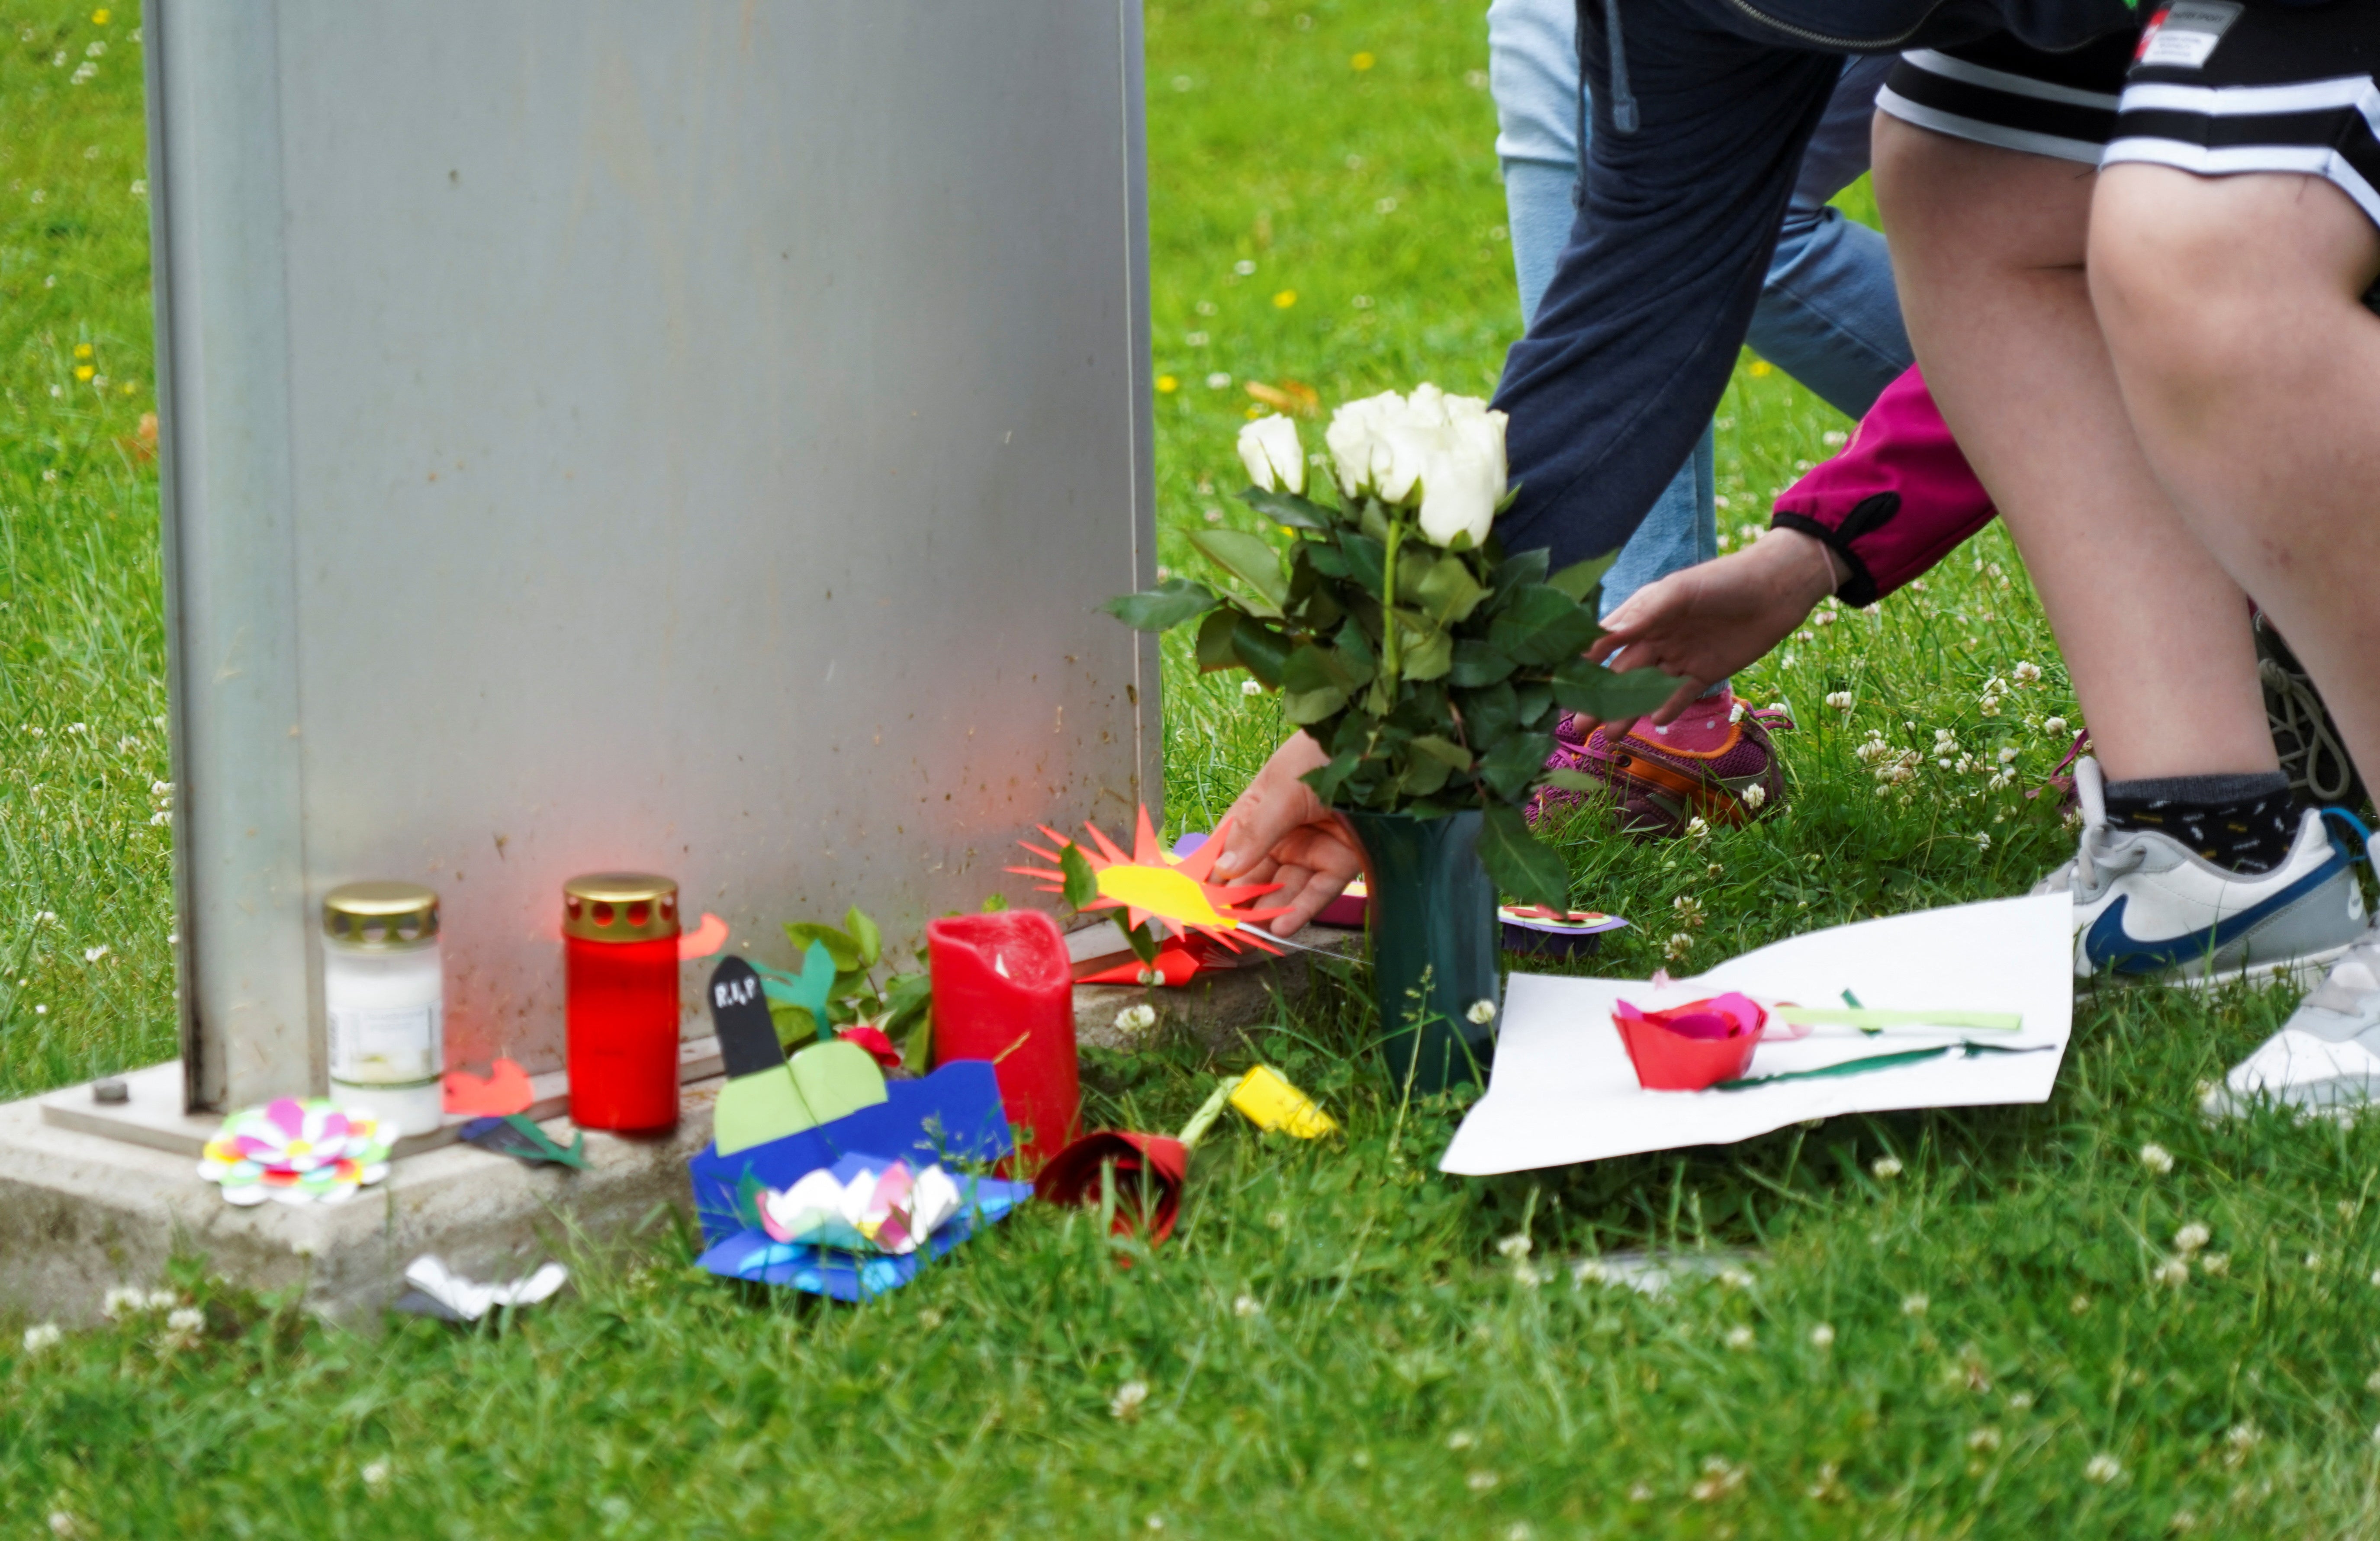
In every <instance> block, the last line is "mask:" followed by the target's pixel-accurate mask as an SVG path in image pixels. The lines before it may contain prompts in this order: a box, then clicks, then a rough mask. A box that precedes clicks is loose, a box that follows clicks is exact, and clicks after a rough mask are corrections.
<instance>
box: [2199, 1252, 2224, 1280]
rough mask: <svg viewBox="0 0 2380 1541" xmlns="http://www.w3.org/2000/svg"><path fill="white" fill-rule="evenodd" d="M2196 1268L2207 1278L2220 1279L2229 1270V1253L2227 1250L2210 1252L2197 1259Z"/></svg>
mask: <svg viewBox="0 0 2380 1541" xmlns="http://www.w3.org/2000/svg"><path fill="white" fill-rule="evenodd" d="M2198 1268H2199V1271H2200V1272H2202V1273H2204V1274H2205V1275H2206V1276H2207V1277H2208V1278H2210V1279H2220V1278H2222V1277H2223V1276H2224V1275H2225V1274H2227V1273H2229V1272H2230V1271H2231V1255H2230V1254H2229V1253H2228V1252H2210V1253H2208V1254H2206V1256H2204V1257H2201V1258H2200V1259H2199V1260H2198Z"/></svg>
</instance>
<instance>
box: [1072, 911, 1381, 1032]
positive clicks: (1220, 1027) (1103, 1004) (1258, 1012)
mask: <svg viewBox="0 0 2380 1541" xmlns="http://www.w3.org/2000/svg"><path fill="white" fill-rule="evenodd" d="M1108 934H1109V935H1111V936H1112V935H1113V934H1114V931H1113V928H1109V932H1108ZM1290 940H1292V941H1295V942H1301V943H1303V944H1304V945H1305V946H1306V947H1309V948H1314V949H1317V950H1318V951H1321V952H1326V953H1336V954H1340V955H1342V956H1345V957H1349V958H1360V957H1362V956H1363V953H1364V933H1363V932H1361V931H1345V930H1341V929H1339V928H1337V927H1332V926H1308V927H1307V928H1305V929H1304V930H1302V931H1300V932H1298V933H1297V935H1295V936H1294V937H1292V938H1291V939H1290ZM1313 969H1314V958H1313V954H1312V953H1305V952H1293V953H1288V954H1287V955H1285V956H1282V957H1276V958H1256V957H1251V958H1247V959H1245V961H1243V962H1242V963H1241V965H1240V966H1238V967H1236V968H1224V969H1215V970H1212V971H1209V972H1204V973H1200V974H1198V975H1196V976H1194V977H1192V978H1191V980H1190V982H1189V983H1188V984H1186V985H1183V986H1180V987H1179V988H1172V987H1166V986H1156V987H1142V986H1138V985H1076V986H1075V1042H1077V1043H1080V1044H1083V1045H1085V1046H1087V1047H1089V1048H1094V1049H1117V1050H1130V1049H1135V1048H1137V1047H1139V1046H1140V1045H1141V1044H1143V1043H1145V1042H1147V1040H1148V1039H1149V1038H1150V1037H1152V1036H1154V1035H1158V1034H1163V1033H1182V1034H1185V1035H1187V1036H1188V1037H1190V1038H1191V1039H1192V1040H1193V1041H1195V1042H1196V1043H1197V1044H1199V1045H1200V1046H1201V1047H1203V1048H1205V1049H1206V1050H1208V1051H1209V1052H1211V1053H1216V1054H1228V1053H1231V1052H1233V1050H1242V1049H1243V1045H1242V1042H1241V1037H1240V1031H1241V1029H1242V1028H1245V1027H1252V1026H1254V1025H1257V1023H1260V1022H1264V1021H1267V1020H1269V1018H1271V1017H1273V1016H1274V1015H1276V1014H1277V1013H1278V1012H1279V1010H1280V1008H1279V1007H1278V1006H1277V1005H1275V1004H1274V1002H1275V1001H1276V999H1281V1000H1292V1001H1293V1000H1295V999H1296V998H1297V997H1299V996H1301V995H1303V994H1305V991H1306V989H1307V988H1308V986H1309V985H1310V984H1311V983H1312V978H1313ZM1138 1005H1147V1006H1149V1007H1150V1008H1152V1009H1153V1010H1155V1012H1156V1013H1157V1022H1156V1024H1155V1025H1153V1026H1151V1027H1149V1028H1147V1029H1146V1030H1143V1031H1139V1032H1135V1031H1134V1030H1133V1029H1132V1028H1130V1027H1127V1026H1124V1025H1122V1024H1120V1023H1119V1022H1118V1020H1117V1019H1118V1017H1120V1016H1121V1015H1122V1014H1123V1012H1124V1011H1125V1010H1127V1009H1128V1008H1130V1007H1133V1006H1138Z"/></svg>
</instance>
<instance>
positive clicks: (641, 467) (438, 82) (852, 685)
mask: <svg viewBox="0 0 2380 1541" xmlns="http://www.w3.org/2000/svg"><path fill="white" fill-rule="evenodd" d="M144 25H145V27H146V28H147V31H146V33H145V36H146V38H147V41H148V55H149V70H150V87H151V91H150V100H151V117H152V125H151V127H152V138H151V156H152V177H151V185H152V189H153V191H152V196H153V199H154V204H155V213H154V220H155V237H156V252H157V261H156V273H157V279H156V283H157V297H158V332H159V352H160V364H159V380H160V391H161V400H162V403H163V412H162V416H163V419H164V445H165V451H164V465H165V531H166V535H165V539H166V555H167V582H168V586H169V587H168V605H169V628H170V641H171V649H172V660H173V664H172V667H173V690H174V699H175V708H174V717H175V738H176V780H177V782H178V783H179V785H180V789H181V795H180V796H179V798H178V799H177V802H178V807H179V814H178V818H179V820H180V823H179V827H178V829H177V831H176V841H177V851H178V853H179V857H180V861H179V868H178V872H177V880H178V882H179V884H180V886H181V898H182V911H183V916H184V923H183V925H182V928H181V938H182V943H181V945H182V948H183V968H184V989H183V1009H184V1013H185V1021H184V1030H185V1047H186V1053H185V1064H186V1066H187V1067H188V1072H189V1080H190V1098H191V1102H192V1105H193V1106H194V1107H198V1106H208V1107H219V1106H227V1105H237V1104H240V1103H245V1102H249V1101H252V1100H255V1099H257V1098H262V1097H267V1096H271V1095H274V1094H277V1093H281V1092H286V1091H293V1090H303V1089H307V1088H310V1087H319V1086H321V1085H322V1078H323V1068H322V1054H321V1047H320V1045H321V1040H322V1035H321V1031H320V1021H319V1018H320V1003H319V1002H320V991H319V988H318V986H317V984H316V982H315V978H316V975H317V972H318V969H319V964H318V962H317V960H318V958H319V950H318V944H317V942H316V940H315V938H314V931H313V926H312V924H311V917H312V912H313V909H314V907H315V906H316V905H317V904H319V903H320V900H321V896H322V893H323V892H325V891H326V890H328V889H329V888H331V887H334V886H335V885H336V884H338V883H340V882H344V881H347V880H355V879H360V878H367V877H385V878H398V879H407V880H416V881H420V882H424V883H428V884H429V885H431V887H433V888H435V889H437V890H438V891H439V892H440V894H441V896H442V899H443V903H444V907H445V916H446V932H445V948H446V954H447V958H448V982H447V1001H448V1021H449V1029H448V1035H449V1036H448V1043H449V1056H450V1060H451V1061H452V1062H471V1061H484V1060H485V1059H487V1058H488V1057H489V1056H490V1055H492V1054H494V1053H508V1054H511V1055H512V1056H514V1057H515V1058H516V1059H518V1060H520V1061H521V1062H523V1063H524V1064H525V1065H527V1066H528V1068H529V1069H530V1070H531V1071H533V1072H534V1071H539V1070H542V1069H546V1068H550V1067H552V1066H553V1065H556V1064H558V1063H559V1062H560V1058H561V1031H562V1023H561V1010H560V987H561V965H560V953H559V943H558V941H557V940H556V938H557V922H558V907H559V902H560V889H561V883H562V881H563V880H564V879H565V878H566V877H569V876H571V875H572V874H574V873H577V872H580V871H587V870H594V869H601V868H645V869H650V870H655V871H662V872H666V873H670V874H672V875H674V876H676V877H677V878H678V879H679V880H681V882H682V883H683V884H684V886H685V891H686V899H687V906H688V909H689V911H690V912H697V913H698V912H699V911H700V910H701V909H704V908H709V909H712V910H716V911H718V912H719V913H720V914H722V916H725V917H726V918H727V919H728V920H729V922H730V923H731V924H732V925H734V926H735V930H736V934H737V936H738V938H739V940H750V941H753V942H756V943H758V944H759V949H760V950H761V951H763V953H764V954H765V953H767V950H768V949H769V948H770V947H771V945H772V944H773V945H774V946H775V947H777V948H779V949H782V946H783V944H782V941H781V940H777V939H776V932H775V928H776V926H777V923H779V922H781V921H783V920H787V919H795V918H824V917H831V916H840V915H841V913H842V911H843V909H844V906H845V905H847V904H854V903H857V904H862V905H864V906H866V907H868V908H869V909H870V910H871V911H873V912H875V913H876V914H877V915H878V916H879V917H880V919H882V920H884V921H885V922H886V923H887V927H888V930H890V931H891V933H892V934H893V935H895V936H900V935H903V934H905V933H908V932H911V931H913V930H914V929H916V928H918V927H919V926H920V925H921V923H922V921H923V919H924V918H925V917H926V916H929V915H930V914H933V913H938V912H940V911H941V910H946V909H952V908H957V907H962V906H969V905H972V904H975V903H976V902H977V900H979V899H980V897H981V896H982V895H983V894H985V893H987V892H990V891H992V890H994V889H1002V888H1005V889H1008V890H1010V891H1011V892H1014V893H1015V894H1017V895H1018V896H1020V897H1021V896H1022V895H1023V893H1024V892H1025V890H1024V885H1023V884H1022V883H1021V882H1020V881H1019V880H1014V879H1010V878H1007V877H1006V876H1004V875H1003V874H1002V872H1001V870H1000V869H1001V868H1002V866H1004V865H1005V864H1006V862H1007V861H1008V860H1009V859H1011V855H1012V853H1013V851H1014V839H1015V837H1016V836H1017V835H1019V834H1020V833H1023V832H1026V831H1028V830H1029V829H1030V827H1031V826H1032V825H1033V824H1035V823H1037V822H1042V821H1048V822H1050V823H1059V822H1062V821H1067V820H1075V819H1082V818H1085V817H1097V818H1099V819H1101V820H1102V821H1103V822H1106V823H1110V824H1121V823H1123V821H1124V820H1125V819H1128V817H1129V815H1130V811H1131V808H1132V805H1133V803H1134V802H1135V800H1137V799H1142V798H1146V799H1148V800H1150V801H1152V802H1153V801H1154V800H1155V799H1156V798H1157V796H1158V795H1159V791H1160V782H1161V778H1160V775H1159V774H1158V724H1157V719H1156V712H1155V704H1156V694H1155V692H1156V659H1155V654H1154V650H1153V649H1151V648H1150V647H1148V646H1147V644H1146V643H1145V642H1144V641H1143V640H1142V639H1140V638H1137V637H1135V635H1134V634H1132V633H1129V632H1127V631H1125V630H1124V629H1123V627H1122V626H1120V625H1116V624H1115V623H1114V622H1112V621H1111V620H1109V619H1108V618H1106V617H1105V616H1103V615H1100V614H1099V613H1097V612H1096V609H1095V607H1096V606H1097V605H1098V604H1099V602H1100V601H1103V600H1105V599H1106V598H1107V597H1109V596H1110V595H1112V594H1115V593H1120V592H1123V591H1124V590H1126V589H1129V588H1135V587H1138V586H1141V585H1145V584H1147V583H1148V582H1150V581H1153V578H1154V556H1153V553H1152V525H1151V504H1152V491H1151V470H1150V460H1149V407H1148V385H1147V374H1146V360H1147V352H1148V346H1147V344H1148V339H1147V297H1146V250H1147V240H1146V227H1145V212H1144V210H1145V204H1144V195H1143V185H1142V145H1141V119H1140V101H1141V82H1140V36H1139V18H1138V7H1137V6H1136V5H1135V4H1134V3H1133V0H1000V3H998V4H951V3H948V0H865V3H862V0H774V3H771V0H747V3H742V4H731V3H726V0H508V3H507V4H504V5H501V6H486V5H483V4H465V3H463V0H414V3H411V4H407V5H405V6H322V5H314V4H307V3H304V0H203V3H200V0H150V5H149V6H148V12H147V15H146V17H145V18H144Z"/></svg>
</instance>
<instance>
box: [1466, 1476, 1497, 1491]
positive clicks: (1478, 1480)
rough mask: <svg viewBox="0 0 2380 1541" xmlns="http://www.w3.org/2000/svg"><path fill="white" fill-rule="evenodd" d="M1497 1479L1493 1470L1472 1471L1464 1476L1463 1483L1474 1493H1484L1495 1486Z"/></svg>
mask: <svg viewBox="0 0 2380 1541" xmlns="http://www.w3.org/2000/svg"><path fill="white" fill-rule="evenodd" d="M1497 1480H1498V1479H1497V1476H1496V1474H1495V1473H1493V1472H1474V1473H1472V1474H1470V1475H1469V1476H1467V1477H1464V1478H1463V1486H1466V1487H1468V1488H1470V1489H1471V1490H1472V1491H1473V1492H1475V1493H1485V1492H1486V1491H1488V1489H1489V1488H1490V1487H1493V1486H1496V1483H1497Z"/></svg>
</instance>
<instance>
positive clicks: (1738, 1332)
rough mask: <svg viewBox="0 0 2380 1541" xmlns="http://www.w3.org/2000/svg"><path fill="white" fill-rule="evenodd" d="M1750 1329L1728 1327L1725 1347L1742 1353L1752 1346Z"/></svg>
mask: <svg viewBox="0 0 2380 1541" xmlns="http://www.w3.org/2000/svg"><path fill="white" fill-rule="evenodd" d="M1752 1342H1753V1332H1752V1329H1750V1328H1748V1327H1742V1326H1737V1327H1730V1328H1729V1329H1727V1346H1728V1347H1730V1348H1731V1349H1734V1350H1736V1351H1737V1352H1738V1353H1742V1352H1743V1350H1745V1349H1748V1348H1750V1347H1751V1346H1752Z"/></svg>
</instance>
